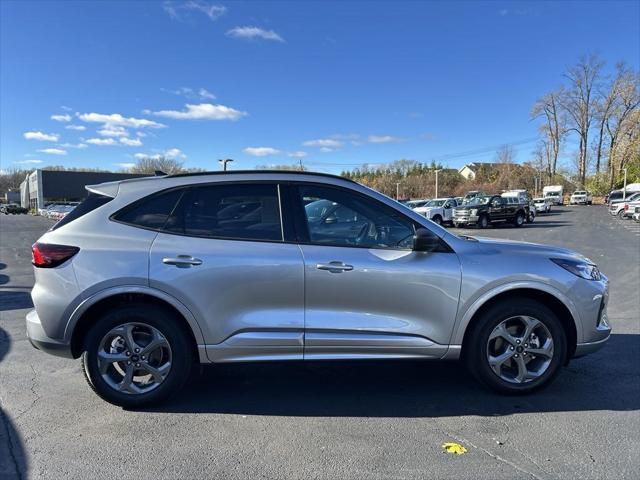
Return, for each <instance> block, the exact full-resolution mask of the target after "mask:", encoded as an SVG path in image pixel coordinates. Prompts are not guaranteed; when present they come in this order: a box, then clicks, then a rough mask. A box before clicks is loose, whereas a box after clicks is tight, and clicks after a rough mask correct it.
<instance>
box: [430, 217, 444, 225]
mask: <svg viewBox="0 0 640 480" xmlns="http://www.w3.org/2000/svg"><path fill="white" fill-rule="evenodd" d="M431 220H432V221H433V223H435V224H437V225H442V217H441V216H440V215H435V216H434V217H433V218H432V219H431Z"/></svg>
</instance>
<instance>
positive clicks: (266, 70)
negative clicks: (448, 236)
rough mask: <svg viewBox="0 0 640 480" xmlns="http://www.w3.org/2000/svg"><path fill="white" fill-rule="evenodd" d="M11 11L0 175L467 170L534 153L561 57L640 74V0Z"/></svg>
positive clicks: (95, 5) (7, 13)
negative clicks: (159, 161) (147, 161)
mask: <svg viewBox="0 0 640 480" xmlns="http://www.w3.org/2000/svg"><path fill="white" fill-rule="evenodd" d="M0 14H1V16H0V19H1V20H0V21H1V25H0V27H1V28H0V35H1V37H0V40H1V42H0V49H1V50H0V67H1V68H0V120H1V123H0V140H1V143H0V164H1V165H0V166H1V168H2V169H8V168H14V167H42V166H46V165H65V166H68V167H100V168H104V169H114V170H117V169H119V168H121V167H123V166H126V165H127V164H130V163H132V162H135V159H136V156H140V155H159V154H165V155H168V156H173V157H176V158H180V159H181V160H183V161H184V163H185V165H186V166H188V167H200V168H208V169H218V162H217V159H219V158H226V157H231V158H233V159H235V163H234V165H233V168H253V167H255V166H256V165H268V164H284V163H294V162H297V161H298V159H299V158H302V160H303V162H304V163H305V164H306V165H308V166H309V168H311V169H314V170H319V171H328V172H337V171H340V170H342V169H344V168H352V167H354V166H356V165H359V164H363V163H370V164H378V163H387V162H391V161H393V160H397V159H400V158H408V159H414V160H419V161H422V162H429V161H431V159H434V158H436V159H438V158H445V160H443V163H445V164H446V165H448V166H451V167H459V166H461V165H463V164H464V163H467V162H469V161H473V160H477V161H481V160H492V158H493V155H494V154H493V153H492V152H491V151H490V150H491V149H492V148H493V147H496V146H498V145H500V144H504V143H512V142H514V143H517V145H516V149H517V152H518V160H520V161H524V160H527V159H528V158H530V156H531V150H532V148H533V145H534V143H533V141H532V139H533V138H534V137H535V136H536V133H537V127H536V124H535V122H531V121H530V119H529V112H530V110H531V106H532V104H533V102H534V101H535V99H536V97H538V96H539V95H541V94H542V93H544V92H545V91H547V90H549V89H552V88H555V87H556V86H558V85H559V84H560V82H561V81H562V72H563V70H564V69H565V67H566V66H568V65H571V64H572V63H575V62H576V61H577V59H578V58H579V56H580V55H583V54H586V53H597V54H599V55H600V56H601V57H602V58H603V59H604V60H605V61H607V63H608V67H609V68H612V67H613V65H614V64H615V62H617V61H620V60H624V61H626V62H627V63H629V64H630V65H631V66H632V67H633V68H635V69H638V68H639V66H640V27H639V25H640V23H639V22H640V2H638V1H634V2H615V1H609V2H595V1H588V2H577V1H573V2H498V1H491V2H475V1H474V2H454V1H451V2H406V3H404V2H365V1H353V2H347V1H342V2H304V1H297V2H267V1H260V2H225V1H221V2H217V1H214V2H205V1H204V0H189V1H172V2H163V1H160V2H154V1H134V2H127V1H122V0H121V1H113V2H93V1H53V0H49V1H40V2H31V1H11V0H9V1H7V0H3V1H2V2H0ZM570 149H571V146H570V145H569V146H568V148H567V155H569V154H570V153H571V152H570ZM479 150H487V151H488V152H484V151H480V152H479V153H475V154H470V155H466V156H453V157H450V156H451V155H453V154H458V153H460V152H468V151H474V152H478V151H479Z"/></svg>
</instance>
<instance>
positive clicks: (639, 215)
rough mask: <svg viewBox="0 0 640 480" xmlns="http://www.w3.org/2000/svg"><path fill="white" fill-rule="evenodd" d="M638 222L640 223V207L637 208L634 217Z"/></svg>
mask: <svg viewBox="0 0 640 480" xmlns="http://www.w3.org/2000/svg"><path fill="white" fill-rule="evenodd" d="M631 218H633V219H634V220H635V221H636V222H640V207H636V208H635V212H634V214H633V215H632V217H631Z"/></svg>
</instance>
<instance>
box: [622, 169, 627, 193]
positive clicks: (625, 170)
mask: <svg viewBox="0 0 640 480" xmlns="http://www.w3.org/2000/svg"><path fill="white" fill-rule="evenodd" d="M622 170H624V187H622V200H625V199H626V198H627V169H626V168H623V169H622Z"/></svg>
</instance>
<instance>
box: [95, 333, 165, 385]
mask: <svg viewBox="0 0 640 480" xmlns="http://www.w3.org/2000/svg"><path fill="white" fill-rule="evenodd" d="M171 357H172V356H171V346H170V345H169V342H168V341H167V339H166V337H165V336H164V335H163V334H162V333H161V332H160V331H159V330H158V329H157V328H155V327H152V326H151V325H147V324H145V323H138V322H136V323H125V324H122V325H118V326H116V327H114V328H112V329H111V330H109V332H108V333H107V334H106V335H104V336H103V337H102V340H101V341H100V345H99V347H98V354H97V360H98V369H99V371H100V375H101V376H102V378H103V379H104V381H105V382H106V383H107V385H109V386H110V387H111V388H113V389H114V390H116V391H118V392H122V393H127V394H134V395H135V394H141V393H147V392H150V391H152V390H155V389H156V388H157V387H158V386H160V384H161V383H162V382H163V381H164V380H165V379H166V378H167V375H168V374H169V371H170V370H171Z"/></svg>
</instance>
